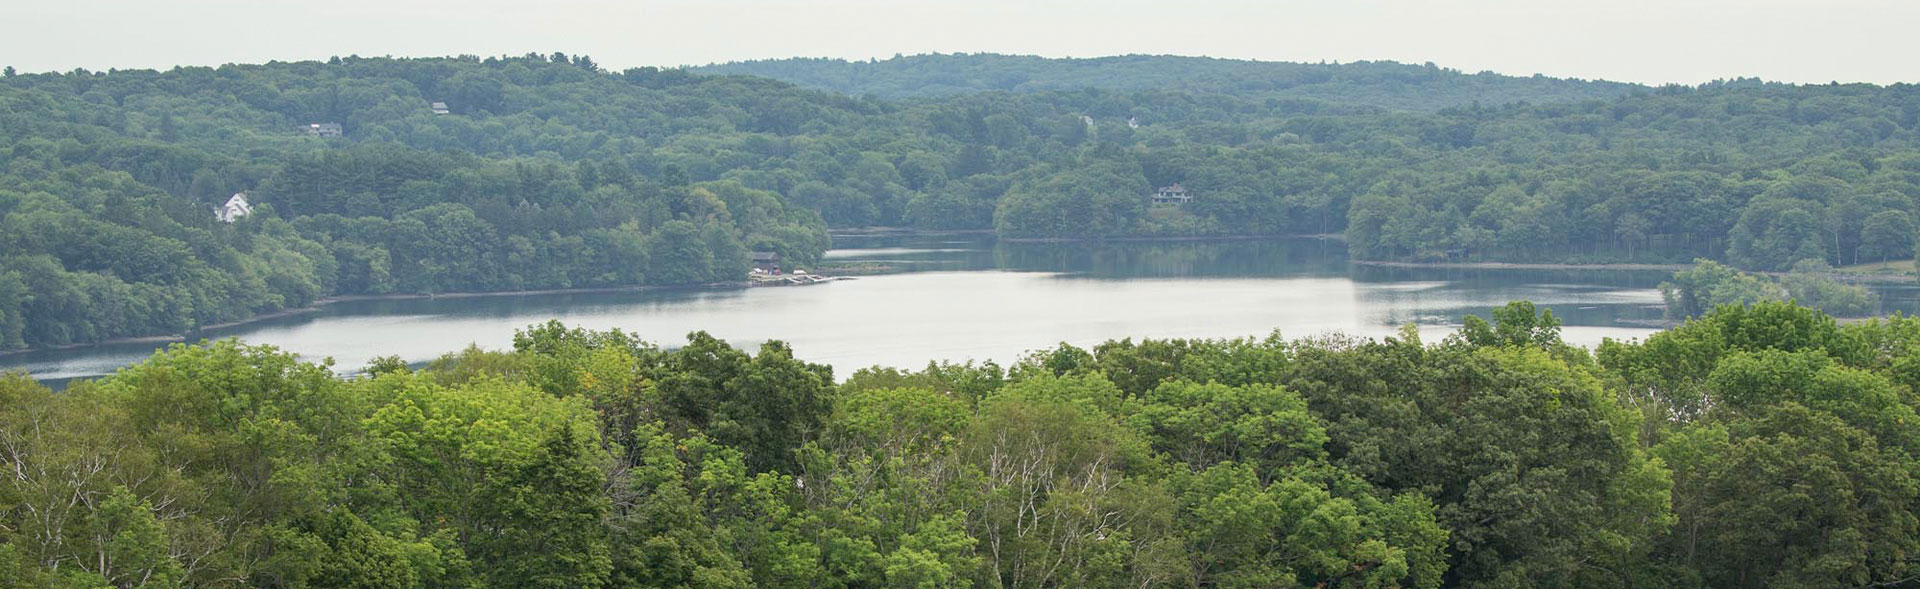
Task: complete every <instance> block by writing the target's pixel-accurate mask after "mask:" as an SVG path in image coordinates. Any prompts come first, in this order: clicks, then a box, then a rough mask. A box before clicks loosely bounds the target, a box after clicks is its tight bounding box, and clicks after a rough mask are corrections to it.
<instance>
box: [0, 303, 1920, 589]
mask: <svg viewBox="0 0 1920 589" xmlns="http://www.w3.org/2000/svg"><path fill="white" fill-rule="evenodd" d="M1492 315H1493V317H1494V319H1495V320H1494V321H1493V322H1492V323H1489V322H1486V321H1482V320H1479V319H1477V318H1473V317H1469V318H1468V319H1467V325H1466V327H1465V328H1464V329H1463V330H1462V331H1461V334H1459V335H1454V336H1449V337H1447V338H1446V339H1444V340H1442V341H1439V342H1423V341H1422V340H1421V338H1420V335H1419V334H1418V333H1417V331H1414V330H1413V329H1411V328H1409V329H1408V330H1406V331H1403V332H1402V333H1401V334H1400V335H1399V336H1398V337H1392V338H1386V339H1383V340H1363V339H1353V338H1347V337H1344V336H1320V337H1317V338H1314V339H1305V340H1295V341H1285V340H1282V339H1280V338H1279V337H1278V336H1277V335H1276V336H1274V337H1269V338H1266V339H1260V340H1250V339H1249V340H1232V341H1185V340H1171V341H1167V340H1145V341H1138V342H1135V341H1132V340H1122V341H1111V342H1107V343H1105V344H1102V345H1099V346H1097V347H1094V348H1093V349H1091V350H1087V349H1078V348H1073V347H1068V346H1064V345H1063V346H1061V347H1059V348H1057V349H1053V350H1047V351H1043V352H1038V353H1034V354H1032V355H1030V356H1029V357H1027V358H1026V359H1025V360H1023V361H1020V362H1018V363H1017V364H1015V365H1013V366H1010V367H1007V368H1005V369H1002V368H1001V367H999V366H995V365H992V364H986V365H972V364H968V365H952V364H942V365H929V366H928V367H927V368H926V369H924V370H921V371H916V372H903V371H897V370H891V369H871V370H863V371H860V372H857V373H855V374H853V375H851V377H849V378H847V379H846V382H845V383H844V384H842V385H835V384H834V378H833V375H832V374H831V371H830V369H829V368H827V367H825V366H820V365H816V364H810V363H807V362H805V361H802V360H799V359H796V351H794V350H790V349H788V348H787V347H786V346H785V345H783V344H780V343H778V342H771V343H767V344H765V345H763V346H762V347H760V349H759V351H758V352H757V353H755V354H752V355H749V354H748V353H747V352H745V351H742V350H738V349H735V348H732V347H730V346H728V345H727V344H725V343H723V342H720V341H717V340H715V339H713V338H711V337H709V336H707V335H705V334H693V335H691V336H690V337H689V338H688V340H687V341H686V342H685V343H684V345H681V346H680V347H678V348H677V349H673V350H663V349H661V348H659V347H656V346H654V345H651V344H648V343H644V342H640V341H636V340H634V339H633V338H632V337H631V336H628V335H626V334H622V333H619V332H586V331H579V330H570V329H567V328H565V327H564V326H561V325H559V324H557V323H556V324H547V325H540V326H534V327H532V328H530V329H528V330H526V331H524V332H521V333H520V334H518V336H517V337H516V338H515V343H514V346H513V349H512V350H504V351H482V350H477V349H470V350H468V351H466V352H463V353H459V354H453V355H449V356H447V357H445V358H443V359H441V360H439V361H437V362H435V363H433V365H431V366H430V367H428V368H426V369H424V370H419V371H414V370H409V369H408V368H407V367H406V366H404V365H403V364H401V363H399V362H398V360H397V359H396V360H389V361H376V362H375V363H374V365H373V366H370V367H369V375H367V376H366V377H364V378H356V379H351V380H343V379H340V378H337V377H336V376H335V372H334V369H333V368H332V367H329V366H326V365H315V364H311V363H302V362H298V361H296V360H295V359H294V358H293V357H292V356H291V355H290V354H287V353H285V352H282V351H279V350H275V349H272V348H268V347H255V346H247V345H242V344H238V343H235V342H231V341H229V342H222V343H215V344H211V345H208V346H203V347H187V346H175V347H173V348H171V349H169V350H165V351H162V352H160V353H157V354H156V355H154V356H153V357H152V358H151V359H149V360H147V361H145V362H143V363H140V364H137V365H134V366H132V367H130V368H128V369H126V370H124V371H121V372H119V373H117V374H115V375H113V376H110V377H107V378H105V379H102V380H99V381H92V382H82V383H77V384H75V385H74V386H73V387H72V388H70V389H69V390H67V391H66V392H64V393H57V394H56V393H53V392H51V391H48V390H47V389H45V388H43V387H41V386H40V385H37V384H35V383H34V382H33V381H31V380H29V379H27V378H26V377H24V376H20V375H9V376H0V472H5V473H7V475H6V476H4V477H0V588H5V589H29V588H31V589H93V588H96V587H124V588H135V587H138V588H142V589H168V588H175V587H195V588H228V587H260V588H310V589H322V588H335V587H340V588H345V587H355V588H370V587H371V588H393V589H403V588H410V587H440V588H467V587H556V588H559V587H569V588H609V589H625V588H640V587H704V588H736V587H737V588H745V587H776V588H778V587H793V588H801V587H809V588H821V587H825V588H840V587H1008V588H1042V587H1133V588H1142V587H1145V588H1158V587H1169V588H1171V587H1328V588H1335V587H1338V588H1388V587H1407V588H1424V589H1432V588H1437V587H1459V588H1506V587H1587V588H1612V587H1621V588H1625V587H1679V588H1694V587H1731V588H1755V589H1758V588H1762V587H1869V586H1887V587H1911V586H1913V583H1914V580H1913V579H1915V577H1916V575H1920V565H1917V564H1916V562H1915V560H1914V559H1913V558H1911V556H1910V555H1912V554H1914V553H1915V552H1916V551H1920V520H1916V518H1915V515H1914V513H1915V508H1916V505H1915V498H1916V496H1920V487H1917V486H1916V481H1915V479H1914V473H1915V472H1916V469H1920V462H1916V461H1917V460H1920V415H1915V413H1914V407H1915V405H1916V403H1920V399H1917V398H1916V397H1915V387H1916V386H1920V381H1917V380H1916V375H1917V374H1920V372H1916V371H1915V370H1914V367H1915V361H1916V359H1917V358H1920V355H1916V353H1920V320H1915V319H1912V318H1896V319H1892V320H1888V321H1871V322H1866V323H1856V324H1848V325H1838V324H1836V323H1835V322H1834V321H1833V320H1832V319H1830V318H1828V317H1826V316H1825V315H1822V314H1820V313H1818V312H1816V311H1811V310H1808V309H1804V308H1799V307H1794V306H1791V305H1790V304H1785V303H1777V302H1767V303H1760V304H1757V305H1754V306H1752V307H1739V306H1728V307H1722V308H1720V309H1719V310H1717V311H1715V312H1714V313H1712V314H1710V315H1709V316H1707V317H1705V318H1702V319H1698V320H1694V321H1692V322H1689V323H1686V324H1684V325H1682V326H1680V327H1678V328H1675V329H1672V330H1670V331H1667V332H1664V333H1659V334H1656V335H1654V336H1652V337H1649V338H1648V339H1647V340H1646V341H1645V342H1644V343H1618V342H1609V343H1608V344H1606V345H1603V346H1601V347H1600V348H1599V349H1598V350H1597V351H1596V352H1595V353H1592V354H1590V353H1589V352H1587V351H1586V350H1584V349H1581V348H1576V347H1569V346H1567V345H1564V344H1562V343H1561V341H1560V340H1559V328H1558V324H1557V322H1556V321H1555V320H1554V318H1553V316H1552V314H1551V313H1544V314H1539V313H1536V312H1535V309H1534V308H1533V306H1532V305H1530V304H1527V303H1514V304H1510V305H1508V306H1507V307H1505V308H1502V309H1496V310H1495V311H1494V312H1493V313H1492ZM799 352H800V353H803V352H804V350H802V351H799Z"/></svg>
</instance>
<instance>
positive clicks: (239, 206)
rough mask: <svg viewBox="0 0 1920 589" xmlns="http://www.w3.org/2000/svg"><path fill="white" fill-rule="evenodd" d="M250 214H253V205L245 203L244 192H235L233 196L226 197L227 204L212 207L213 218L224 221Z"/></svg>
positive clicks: (245, 194)
mask: <svg viewBox="0 0 1920 589" xmlns="http://www.w3.org/2000/svg"><path fill="white" fill-rule="evenodd" d="M251 214H253V205H250V204H247V193H245V192H235V193H233V198H229V199H227V204H224V205H220V206H217V207H214V208H213V218H215V219H219V220H220V221H221V222H224V223H232V222H233V221H234V220H235V219H239V218H241V217H245V216H247V215H251Z"/></svg>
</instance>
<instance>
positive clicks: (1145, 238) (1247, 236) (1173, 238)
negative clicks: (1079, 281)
mask: <svg viewBox="0 0 1920 589" xmlns="http://www.w3.org/2000/svg"><path fill="white" fill-rule="evenodd" d="M997 239H998V240H999V241H1005V242H1010V243H1100V242H1108V241H1128V242H1153V241H1164V242H1185V241H1255V240H1262V239H1321V240H1326V241H1340V242H1344V241H1346V240H1347V238H1346V236H1344V235H1341V234H1338V233H1312V234H1299V233H1286V234H1253V233H1242V234H1233V235H1118V236H1113V237H1000V238H997Z"/></svg>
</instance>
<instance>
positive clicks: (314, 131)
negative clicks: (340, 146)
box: [306, 123, 346, 137]
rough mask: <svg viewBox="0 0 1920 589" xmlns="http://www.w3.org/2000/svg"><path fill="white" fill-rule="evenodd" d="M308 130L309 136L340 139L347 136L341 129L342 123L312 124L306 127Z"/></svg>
mask: <svg viewBox="0 0 1920 589" xmlns="http://www.w3.org/2000/svg"><path fill="white" fill-rule="evenodd" d="M306 130H307V134H308V135H312V136H314V137H339V136H341V135H344V134H346V131H345V129H342V128H340V123H310V124H308V125H307V126H306Z"/></svg>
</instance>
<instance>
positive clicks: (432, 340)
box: [0, 235, 1915, 384]
mask: <svg viewBox="0 0 1920 589" xmlns="http://www.w3.org/2000/svg"><path fill="white" fill-rule="evenodd" d="M835 244H836V246H837V247H838V248H840V249H835V250H833V251H830V252H828V254H827V257H828V258H829V259H831V260H832V261H834V262H871V263H875V264H884V265H886V266H889V267H892V268H894V269H896V270H900V271H901V272H900V273H897V274H888V275H881V276H864V277H860V278H858V279H856V280H848V281H841V282H833V283H827V284H821V285H815V286H807V287H783V288H753V289H725V290H666V291H649V292H635V293H600V294H565V295H530V296H510V297H488V298H464V299H439V300H427V299H420V300H401V301H359V302H351V303H342V304H337V305H332V306H328V307H325V308H323V309H321V310H319V311H317V312H314V313H309V314H303V315H298V316H293V317H284V318H279V319H274V320H269V321H263V322H259V323H254V324H250V325H246V326H242V327H238V328H234V329H229V330H223V331H220V332H216V333H211V334H209V335H211V336H213V337H238V338H240V339H242V340H245V341H248V342H251V343H256V344H271V345H274V346H278V347H281V348H284V349H287V350H291V351H293V352H296V353H299V354H301V355H302V356H303V357H305V358H309V359H319V358H327V357H330V358H333V359H334V361H335V365H336V366H337V367H338V368H337V369H338V370H340V371H342V372H348V371H352V370H354V369H357V368H359V367H361V366H364V365H365V364H366V362H367V361H368V360H369V359H370V358H372V357H374V356H379V355H399V356H400V357H401V358H403V359H405V360H407V361H409V362H423V361H427V360H430V359H433V358H435V357H438V356H440V355H442V354H445V353H447V352H451V351H455V350H458V349H460V348H463V347H466V346H467V345H469V344H477V345H480V346H482V347H486V348H505V347H508V346H509V345H510V344H511V341H512V337H513V332H514V330H515V329H516V328H521V327H525V326H527V325H529V324H533V323H538V322H543V321H546V320H548V319H559V320H561V321H564V322H566V323H568V324H569V325H573V326H579V327H588V328H594V329H605V328H613V327H618V328H621V329H624V330H627V331H630V332H633V333H637V334H639V335H640V336H641V337H643V338H645V339H647V340H650V341H654V342H658V343H661V344H663V345H667V346H672V345H675V344H677V343H678V342H681V341H684V340H683V338H684V337H685V335H686V334H687V333H689V332H692V331H695V330H706V331H707V332H709V333H712V334H714V335H715V336H718V337H720V338H723V339H725V340H727V341H729V342H732V343H733V344H735V345H739V346H757V345H758V344H759V343H760V342H763V341H766V340H769V339H779V340H785V341H787V342H789V343H791V344H792V345H793V348H794V350H795V352H796V354H797V355H799V356H800V357H802V358H805V359H808V360H810V361H815V362H824V363H829V364H832V365H833V366H834V367H835V369H836V370H835V373H836V374H839V375H843V376H844V375H845V374H849V373H851V372H852V371H853V370H855V369H858V368H861V367H866V366H873V365H885V366H897V367H903V368H916V367H919V366H922V365H924V364H925V363H926V362H927V361H928V360H932V359H940V360H953V361H964V360H968V359H974V360H988V359H991V360H995V361H999V362H1002V363H1003V364H1004V363H1006V362H1009V361H1012V360H1015V359H1017V358H1018V357H1019V356H1020V355H1022V354H1023V353H1024V352H1026V351H1029V350H1035V349H1041V348H1047V347H1051V346H1053V345H1054V344H1057V343H1059V342H1063V341H1064V342H1068V343H1072V344H1075V345H1082V346H1088V345H1092V344H1096V343H1099V342H1101V341H1105V340H1107V339H1113V338H1123V337H1134V338H1140V337H1153V338H1175V337H1183V338H1197V337H1210V338H1213V337H1241V336H1264V335H1266V334H1268V333H1270V332H1272V331H1273V330H1276V329H1277V330H1279V331H1280V333H1281V334H1283V335H1285V336H1286V337H1289V338H1292V337H1303V336H1310V335H1316V334H1321V333H1325V332H1334V331H1338V332H1346V333H1351V334H1358V335H1366V336H1380V335H1385V334H1390V333H1392V332H1393V331H1394V330H1396V329H1397V328H1398V326H1400V325H1404V324H1407V323H1415V324H1419V325H1420V326H1422V331H1423V333H1425V334H1428V335H1429V337H1434V338H1437V337H1439V336H1440V335H1441V334H1442V333H1444V332H1448V331H1451V330H1453V329H1455V328H1457V327H1458V326H1459V323H1460V320H1461V317H1462V316H1464V315H1466V314H1469V313H1472V314H1480V315H1484V314H1485V313H1486V311H1487V309H1488V308H1491V307H1494V306H1497V305H1501V304H1504V303H1506V302H1507V301H1509V300H1514V299H1527V300H1531V301H1534V302H1535V303H1536V304H1540V305H1542V306H1545V307H1548V308H1551V309H1553V311H1554V313H1555V314H1557V315H1559V316H1560V317H1561V318H1562V320H1563V321H1564V322H1565V323H1566V327H1565V329H1564V330H1563V335H1564V337H1565V338H1566V339H1567V340H1568V341H1570V342H1575V343H1579V344H1583V345H1592V344H1595V343H1598V342H1599V341H1601V339H1602V338H1608V337H1611V338H1620V339H1624V338H1634V337H1641V336H1644V335H1645V334H1647V333H1650V332H1651V331H1652V329H1649V328H1645V327H1636V326H1633V325H1631V324H1630V323H1627V322H1630V321H1635V320H1649V319H1657V318H1659V316H1660V313H1661V309H1660V294H1659V291H1658V290H1656V287H1657V285H1658V284H1659V282H1660V280H1661V279H1662V278H1663V277H1664V276H1663V275H1662V274H1661V273H1658V272H1604V271H1556V272H1540V271H1478V270H1477V271H1463V270H1410V269H1386V268H1375V267H1367V266H1357V265H1348V264H1347V263H1346V259H1345V247H1344V245H1343V244H1341V243H1339V242H1334V241H1325V240H1256V241H1221V242H1177V243H1165V242H1160V243H1149V242H1121V243H1105V244H1080V243H1075V244H1065V243H1042V244H1024V243H1004V242H1002V243H995V242H994V241H993V240H992V239H991V238H990V237H986V236H975V235H955V236H838V237H836V239H835ZM1883 294H1884V295H1885V296H1886V297H1887V300H1888V304H1889V305H1894V306H1898V307H1901V308H1907V307H1910V306H1912V305H1913V304H1914V299H1915V296H1914V293H1912V292H1910V291H1894V292H1884V293H1883ZM154 348H155V345H154V344H118V345H102V346H93V347H87V348H76V349H68V350H48V351H41V352H34V353H30V354H21V355H13V356H4V357H0V370H26V371H28V372H30V373H32V374H33V375H34V376H36V377H38V378H41V379H44V380H47V381H49V382H52V383H55V384H59V383H62V382H64V381H66V380H70V379H74V378H85V377H92V376H98V375H101V374H106V373H109V372H112V371H113V370H116V369H118V368H120V367H122V366H125V365H127V364H130V363H133V362H137V361H139V360H140V359H142V358H145V357H147V356H148V355H150V354H152V352H153V350H154Z"/></svg>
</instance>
